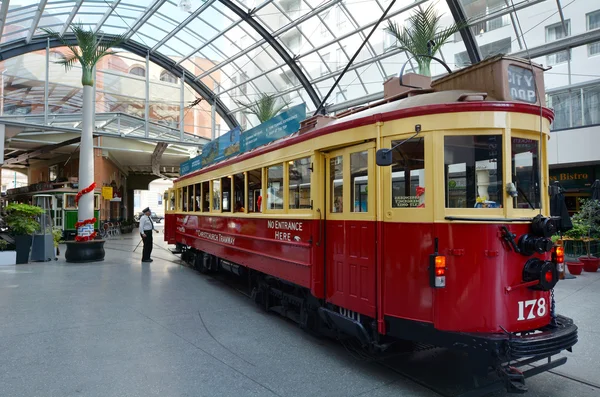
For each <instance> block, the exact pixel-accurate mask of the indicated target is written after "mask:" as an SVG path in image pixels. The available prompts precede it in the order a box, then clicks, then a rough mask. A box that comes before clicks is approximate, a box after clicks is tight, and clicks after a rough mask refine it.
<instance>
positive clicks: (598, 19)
mask: <svg viewBox="0 0 600 397" xmlns="http://www.w3.org/2000/svg"><path fill="white" fill-rule="evenodd" d="M585 19H586V22H587V26H586V28H587V30H592V29H598V28H600V10H596V11H593V12H590V13H589V14H587V15H586V16H585Z"/></svg>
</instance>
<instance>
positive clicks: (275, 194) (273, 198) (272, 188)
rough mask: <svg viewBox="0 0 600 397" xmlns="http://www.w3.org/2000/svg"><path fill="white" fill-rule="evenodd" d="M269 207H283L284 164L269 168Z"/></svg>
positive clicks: (278, 208)
mask: <svg viewBox="0 0 600 397" xmlns="http://www.w3.org/2000/svg"><path fill="white" fill-rule="evenodd" d="M267 208H268V209H270V210H281V209H283V164H277V165H273V166H271V167H269V168H267Z"/></svg>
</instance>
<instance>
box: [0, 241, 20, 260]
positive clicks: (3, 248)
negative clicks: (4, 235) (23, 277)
mask: <svg viewBox="0 0 600 397" xmlns="http://www.w3.org/2000/svg"><path fill="white" fill-rule="evenodd" d="M8 245H9V244H8V242H7V241H6V240H3V239H0V266H6V265H15V264H16V263H17V252H16V251H14V250H8Z"/></svg>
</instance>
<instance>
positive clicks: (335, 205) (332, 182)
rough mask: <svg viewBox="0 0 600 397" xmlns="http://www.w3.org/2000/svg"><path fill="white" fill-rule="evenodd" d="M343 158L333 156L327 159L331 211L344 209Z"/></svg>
mask: <svg viewBox="0 0 600 397" xmlns="http://www.w3.org/2000/svg"><path fill="white" fill-rule="evenodd" d="M343 176H344V158H343V157H342V156H337V157H333V158H331V159H330V160H329V189H330V196H331V212H343V210H344V207H343V206H344V181H343Z"/></svg>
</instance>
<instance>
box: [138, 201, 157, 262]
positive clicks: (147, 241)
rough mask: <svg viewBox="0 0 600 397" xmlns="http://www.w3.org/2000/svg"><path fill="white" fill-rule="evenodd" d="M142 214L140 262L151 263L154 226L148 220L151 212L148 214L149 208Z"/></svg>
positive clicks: (150, 220)
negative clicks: (142, 245)
mask: <svg viewBox="0 0 600 397" xmlns="http://www.w3.org/2000/svg"><path fill="white" fill-rule="evenodd" d="M143 212H144V215H143V216H142V217H141V218H140V235H141V236H142V240H143V241H144V249H143V251H142V262H152V259H150V254H151V253H152V232H153V231H154V224H153V223H152V219H151V218H150V215H152V212H150V208H149V207H146V208H145V209H144V211H143ZM157 233H158V231H157Z"/></svg>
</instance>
